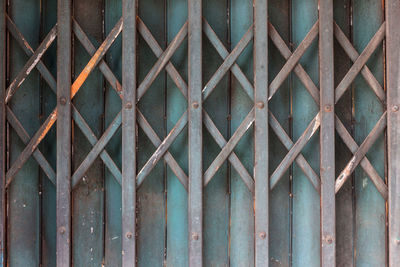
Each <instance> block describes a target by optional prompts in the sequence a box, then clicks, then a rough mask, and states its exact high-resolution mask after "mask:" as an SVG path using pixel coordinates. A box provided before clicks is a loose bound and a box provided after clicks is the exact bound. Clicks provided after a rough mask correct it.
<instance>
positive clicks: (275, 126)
mask: <svg viewBox="0 0 400 267" xmlns="http://www.w3.org/2000/svg"><path fill="white" fill-rule="evenodd" d="M269 125H270V126H271V129H272V130H273V131H274V132H275V134H276V135H277V136H278V138H279V140H280V141H281V142H282V144H283V145H284V146H285V148H286V149H287V150H288V151H290V150H291V149H292V147H293V145H294V143H293V141H292V139H290V137H289V136H288V135H287V133H286V131H285V130H284V129H283V128H282V126H281V124H280V123H279V121H278V120H277V119H276V118H275V116H274V114H272V112H271V111H269ZM295 161H296V163H297V165H298V166H299V167H300V169H301V170H302V171H303V172H304V174H305V175H306V176H307V177H308V179H309V180H310V182H311V184H312V185H313V186H314V188H315V190H317V192H320V189H321V181H320V179H319V176H318V175H317V174H316V173H315V171H314V170H313V168H312V167H311V166H310V164H309V163H308V162H307V160H306V159H305V158H304V156H303V155H302V154H301V153H300V154H299V155H298V156H297V157H296V159H295ZM276 184H277V183H275V184H274V185H273V186H272V185H271V190H272V189H274V186H275V185H276Z"/></svg>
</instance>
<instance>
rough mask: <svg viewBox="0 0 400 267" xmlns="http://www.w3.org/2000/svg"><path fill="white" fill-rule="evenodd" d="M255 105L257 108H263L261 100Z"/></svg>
mask: <svg viewBox="0 0 400 267" xmlns="http://www.w3.org/2000/svg"><path fill="white" fill-rule="evenodd" d="M257 107H258V108H259V109H263V108H264V102H262V101H260V102H257Z"/></svg>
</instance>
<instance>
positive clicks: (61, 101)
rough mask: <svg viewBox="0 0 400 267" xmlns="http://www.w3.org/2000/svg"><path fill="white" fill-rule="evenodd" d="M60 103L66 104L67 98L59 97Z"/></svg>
mask: <svg viewBox="0 0 400 267" xmlns="http://www.w3.org/2000/svg"><path fill="white" fill-rule="evenodd" d="M60 104H61V105H63V106H64V105H65V104H67V99H66V98H65V97H60Z"/></svg>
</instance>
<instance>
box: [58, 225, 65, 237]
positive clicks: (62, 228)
mask: <svg viewBox="0 0 400 267" xmlns="http://www.w3.org/2000/svg"><path fill="white" fill-rule="evenodd" d="M59 231H60V234H62V235H63V234H65V227H64V226H62V227H60V229H59Z"/></svg>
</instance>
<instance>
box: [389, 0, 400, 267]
mask: <svg viewBox="0 0 400 267" xmlns="http://www.w3.org/2000/svg"><path fill="white" fill-rule="evenodd" d="M385 7H386V45H387V46H386V49H387V50H386V54H387V55H388V59H387V79H388V81H387V99H388V102H387V106H386V108H387V113H388V115H387V116H388V129H387V134H388V184H389V199H388V204H389V210H388V212H389V218H388V222H389V238H388V243H389V244H388V248H389V266H391V267H397V266H400V225H399V224H400V220H399V218H400V209H399V207H400V206H399V205H400V192H399V183H400V175H399V174H400V173H399V170H400V169H399V166H398V162H399V161H400V158H399V155H400V154H399V138H400V130H399V129H400V128H399V127H400V115H399V114H400V112H399V103H400V94H399V88H400V84H399V79H398V77H399V71H400V65H399V63H400V61H399V46H398V44H399V42H400V31H399V27H398V18H399V16H400V3H399V2H398V1H392V0H389V1H387V2H386V6H385Z"/></svg>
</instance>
